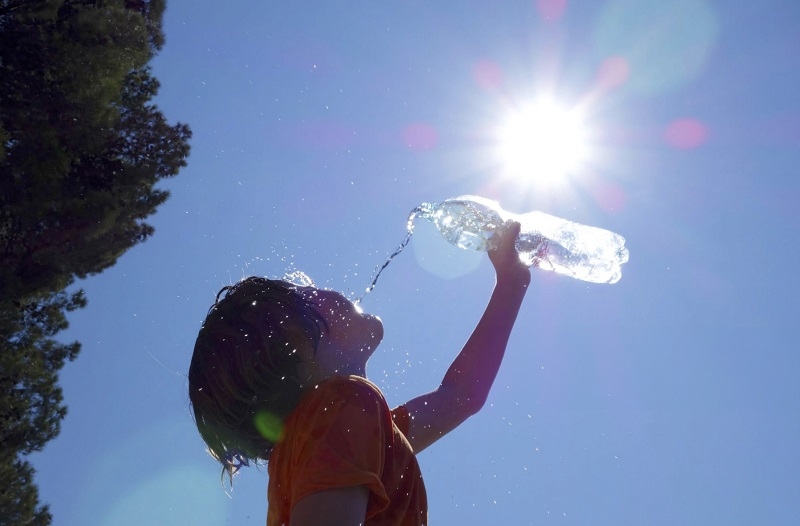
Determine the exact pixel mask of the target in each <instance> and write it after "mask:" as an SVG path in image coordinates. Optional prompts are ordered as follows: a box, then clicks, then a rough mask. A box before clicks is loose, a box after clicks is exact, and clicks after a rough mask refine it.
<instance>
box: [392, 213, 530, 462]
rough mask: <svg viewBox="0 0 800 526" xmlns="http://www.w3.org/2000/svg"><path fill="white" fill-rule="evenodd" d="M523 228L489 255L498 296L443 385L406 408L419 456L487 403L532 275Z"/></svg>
mask: <svg viewBox="0 0 800 526" xmlns="http://www.w3.org/2000/svg"><path fill="white" fill-rule="evenodd" d="M519 228H520V226H519V223H512V224H511V225H510V227H509V228H507V229H506V232H505V234H504V235H503V237H502V239H501V240H500V243H499V246H498V248H496V249H495V250H492V251H490V252H489V259H490V260H491V261H492V265H494V268H495V272H496V274H497V282H496V283H495V287H494V291H493V292H492V296H491V298H490V299H489V304H488V305H487V306H486V310H485V311H484V313H483V316H482V317H481V319H480V321H479V322H478V324H477V326H476V327H475V330H474V331H473V332H472V335H471V336H470V337H469V339H468V340H467V343H466V344H465V345H464V347H463V349H461V352H460V353H459V354H458V356H457V357H456V358H455V360H453V363H452V364H451V365H450V368H449V369H448V370H447V373H445V375H444V378H443V379H442V383H441V385H439V387H438V388H437V389H436V390H434V391H432V392H430V393H427V394H425V395H422V396H420V397H417V398H414V399H413V400H410V401H409V402H407V403H406V404H405V407H406V409H408V412H409V416H410V417H411V418H410V419H409V433H408V437H407V438H408V440H409V442H410V443H411V447H412V448H413V449H414V452H416V453H419V452H420V451H422V450H423V449H425V448H426V447H428V446H430V445H431V444H433V443H434V442H436V441H437V440H438V439H440V438H441V437H443V436H444V435H445V434H447V433H449V432H450V431H452V430H453V429H455V428H456V427H458V426H459V424H461V423H462V422H463V421H464V420H466V419H467V418H469V417H470V416H472V415H474V414H475V413H477V412H478V411H479V410H480V409H481V408H482V407H483V405H484V403H485V402H486V399H487V397H488V395H489V390H490V389H491V387H492V384H493V383H494V379H495V376H497V370H498V369H499V368H500V362H502V360H503V354H504V353H505V350H506V344H507V343H508V338H509V336H510V334H511V329H512V327H513V326H514V321H515V320H516V319H517V313H518V312H519V307H520V305H521V304H522V299H523V297H524V296H525V292H526V291H527V289H528V284H529V283H530V280H531V275H530V270H529V269H528V267H526V266H525V265H524V264H523V263H522V262H521V261H520V260H519V256H518V255H517V252H516V250H515V248H514V240H515V239H516V237H517V235H518V234H519Z"/></svg>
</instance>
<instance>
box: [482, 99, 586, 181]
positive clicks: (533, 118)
mask: <svg viewBox="0 0 800 526" xmlns="http://www.w3.org/2000/svg"><path fill="white" fill-rule="evenodd" d="M586 150H587V145H586V128H585V124H584V122H583V119H582V117H581V115H580V112H578V111H577V110H574V109H569V108H565V107H564V106H561V105H559V104H558V103H556V102H554V101H553V100H550V99H541V100H538V101H536V102H535V103H531V104H528V105H526V106H522V107H518V108H515V109H514V110H511V111H509V112H508V114H507V116H506V118H505V119H504V121H503V122H502V124H501V125H500V126H499V128H498V130H497V151H496V153H497V157H498V161H499V162H500V164H501V165H502V167H503V172H504V175H506V176H508V177H512V178H514V179H523V180H528V181H530V182H536V183H548V184H553V183H559V182H563V180H564V179H565V178H566V176H567V175H569V174H570V173H572V172H574V171H576V170H577V169H579V168H580V167H581V166H582V165H583V163H584V162H585V160H586Z"/></svg>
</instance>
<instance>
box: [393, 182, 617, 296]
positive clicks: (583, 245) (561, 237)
mask: <svg viewBox="0 0 800 526" xmlns="http://www.w3.org/2000/svg"><path fill="white" fill-rule="evenodd" d="M414 216H416V217H423V218H425V219H427V220H429V221H431V222H432V223H433V224H434V225H436V228H438V230H439V232H440V233H441V234H442V236H444V238H445V239H447V241H449V242H450V243H452V244H454V245H456V246H457V247H459V248H464V249H469V250H489V249H491V248H493V247H494V243H495V242H496V241H497V239H499V235H498V233H500V232H501V231H502V229H503V228H506V225H507V224H508V222H509V221H511V220H513V221H518V222H519V223H520V226H521V229H520V233H519V237H518V238H517V241H516V248H517V252H518V253H519V257H520V259H521V260H522V262H523V263H525V264H526V265H528V266H531V267H538V268H542V269H545V270H552V271H555V272H557V273H559V274H563V275H565V276H570V277H573V278H576V279H580V280H583V281H590V282H592V283H616V282H617V281H619V279H620V278H621V277H622V269H621V266H622V264H623V263H625V262H626V261H628V249H627V248H625V238H623V237H622V236H620V235H619V234H615V233H614V232H610V231H608V230H603V229H602V228H596V227H592V226H586V225H581V224H579V223H575V222H573V221H568V220H566V219H561V218H558V217H555V216H552V215H549V214H545V213H543V212H529V213H527V214H513V213H511V212H506V211H505V210H503V209H502V208H501V207H500V205H499V204H498V203H497V202H496V201H491V200H489V199H484V198H483V197H477V196H472V195H464V196H460V197H455V198H452V199H447V200H446V201H442V202H441V203H435V204H433V203H423V204H422V205H420V206H419V207H417V208H416V209H415V210H414V212H413V213H412V218H410V220H409V226H410V223H411V220H413V217H414Z"/></svg>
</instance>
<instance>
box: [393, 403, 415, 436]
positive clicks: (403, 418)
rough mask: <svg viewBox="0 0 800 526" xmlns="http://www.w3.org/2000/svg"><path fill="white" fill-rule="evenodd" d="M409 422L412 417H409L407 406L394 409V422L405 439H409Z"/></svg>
mask: <svg viewBox="0 0 800 526" xmlns="http://www.w3.org/2000/svg"><path fill="white" fill-rule="evenodd" d="M409 420H410V417H409V415H408V409H406V406H404V405H399V406H397V407H395V408H394V409H392V421H393V422H394V425H396V426H397V429H399V430H400V432H401V433H403V436H405V437H408V430H409V426H410V425H411V423H410V421H409Z"/></svg>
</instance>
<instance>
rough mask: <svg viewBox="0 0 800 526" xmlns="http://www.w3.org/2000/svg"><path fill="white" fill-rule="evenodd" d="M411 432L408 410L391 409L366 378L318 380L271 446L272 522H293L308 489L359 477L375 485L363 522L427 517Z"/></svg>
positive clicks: (408, 525)
mask: <svg viewBox="0 0 800 526" xmlns="http://www.w3.org/2000/svg"><path fill="white" fill-rule="evenodd" d="M407 432H408V411H406V409H405V408H404V407H402V406H400V407H398V408H397V409H395V410H394V411H390V410H389V406H388V405H387V403H386V400H385V399H384V397H383V395H382V394H381V392H380V390H379V389H378V388H377V387H376V386H375V385H374V384H372V383H371V382H369V381H368V380H366V379H364V378H361V377H359V376H342V377H336V378H331V379H329V380H326V381H324V382H322V383H320V384H319V385H318V386H317V387H316V388H315V389H314V390H313V391H311V392H309V393H308V394H306V395H305V396H304V397H303V399H302V400H301V401H300V404H299V405H298V406H297V407H296V408H295V410H294V411H293V412H292V414H291V415H289V418H287V420H286V422H285V425H284V433H283V438H282V439H281V440H280V441H279V442H278V443H277V444H276V445H275V447H274V449H273V450H272V453H271V454H270V458H269V463H268V472H269V489H268V490H267V496H268V499H269V510H268V513H267V526H279V525H284V524H289V518H290V516H291V511H292V508H293V507H294V505H295V504H296V503H297V501H299V500H300V499H302V498H303V497H305V496H307V495H310V494H312V493H316V492H318V491H322V490H326V489H333V488H341V487H347V486H360V485H364V486H367V488H368V489H369V491H370V495H369V501H368V503H367V515H366V522H365V526H379V525H380V526H384V525H386V526H390V525H391V526H395V525H396V526H401V525H402V526H418V525H424V524H426V523H427V521H428V500H427V496H426V493H425V485H424V484H423V482H422V474H421V473H420V469H419V464H417V459H416V457H415V456H414V452H413V451H412V449H411V445H410V444H409V443H408V440H406V437H405V435H404V433H407Z"/></svg>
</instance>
